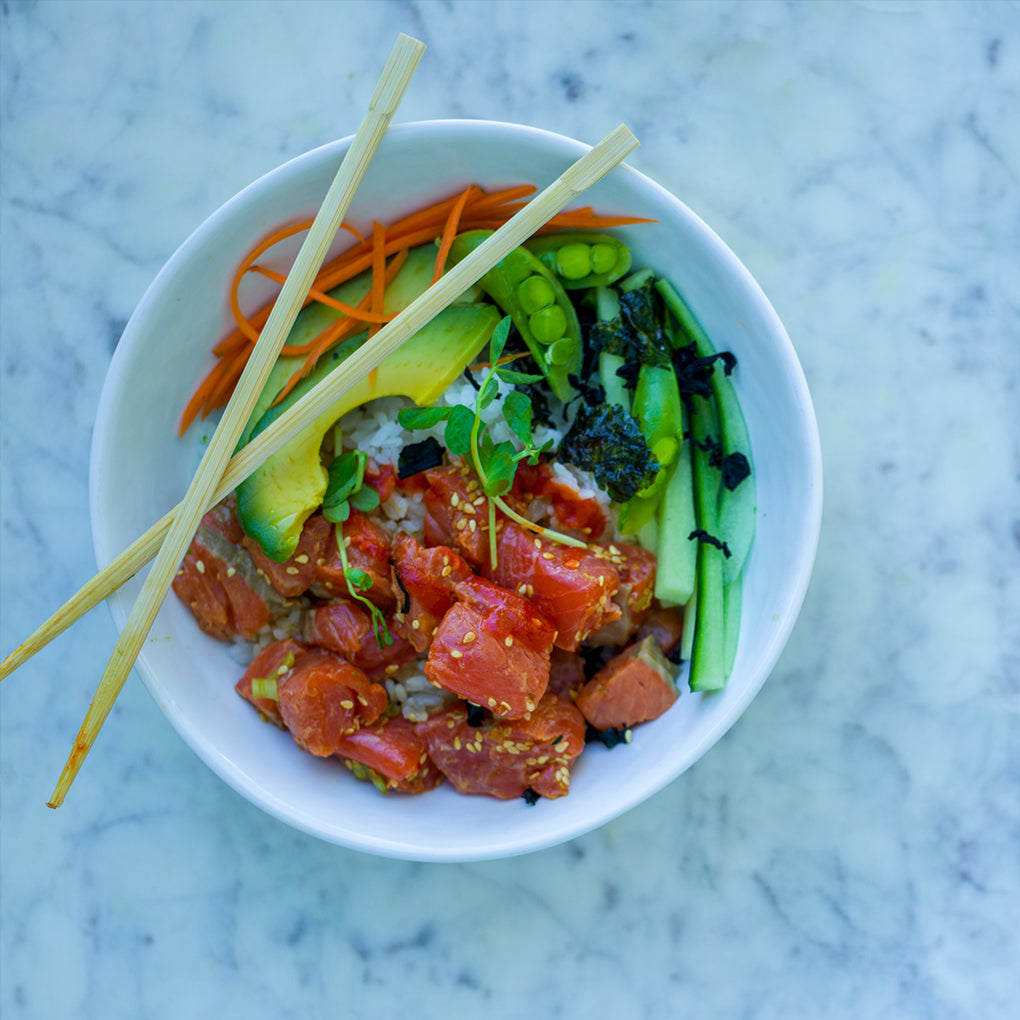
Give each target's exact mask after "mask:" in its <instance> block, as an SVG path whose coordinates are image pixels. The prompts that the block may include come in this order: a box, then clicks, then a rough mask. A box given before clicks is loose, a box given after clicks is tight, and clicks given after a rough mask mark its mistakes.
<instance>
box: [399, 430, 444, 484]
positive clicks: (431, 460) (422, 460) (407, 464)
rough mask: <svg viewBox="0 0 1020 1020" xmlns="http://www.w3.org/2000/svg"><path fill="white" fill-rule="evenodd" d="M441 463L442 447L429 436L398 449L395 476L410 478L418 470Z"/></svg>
mask: <svg viewBox="0 0 1020 1020" xmlns="http://www.w3.org/2000/svg"><path fill="white" fill-rule="evenodd" d="M442 463H443V448H442V447H441V446H440V445H439V443H438V442H436V440H435V439H434V438H433V437H432V436H429V437H428V439H423V440H422V441H421V442H420V443H408V445H407V446H405V447H404V448H403V449H402V450H401V451H400V457H399V458H398V459H397V477H398V478H400V479H403V478H410V477H411V475H416V474H418V472H419V471H427V470H428V469H429V468H434V467H439V466H440V465H441V464H442Z"/></svg>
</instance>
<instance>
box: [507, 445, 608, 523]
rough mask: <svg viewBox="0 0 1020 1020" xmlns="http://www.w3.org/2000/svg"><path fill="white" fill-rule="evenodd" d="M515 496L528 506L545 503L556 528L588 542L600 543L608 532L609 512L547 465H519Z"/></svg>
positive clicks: (522, 462) (542, 462)
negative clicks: (607, 513)
mask: <svg viewBox="0 0 1020 1020" xmlns="http://www.w3.org/2000/svg"><path fill="white" fill-rule="evenodd" d="M512 493H513V495H514V496H516V497H517V499H518V500H520V501H521V502H522V503H524V504H525V505H527V504H528V503H530V502H531V501H532V500H533V499H535V498H540V499H544V500H546V501H547V502H548V503H549V509H550V512H551V514H552V517H553V519H554V520H555V522H556V526H557V528H558V529H559V530H560V531H564V532H568V533H570V534H572V535H574V536H576V537H578V538H583V539H584V540H585V541H586V542H594V541H597V540H598V539H599V538H601V537H602V535H603V533H604V532H605V530H606V523H607V517H606V511H605V509H604V508H603V507H602V505H601V504H600V503H599V502H598V500H596V499H593V498H590V497H585V496H582V495H581V494H580V493H579V492H578V491H577V489H576V488H572V487H571V486H570V485H569V484H567V482H566V481H564V480H563V479H562V478H561V477H560V476H559V475H558V474H557V473H556V471H555V469H554V468H553V467H552V466H551V465H550V464H548V463H547V462H546V461H540V462H539V463H538V464H529V463H528V462H527V461H526V460H522V461H520V462H519V463H518V465H517V471H516V473H515V474H514V485H513V490H512Z"/></svg>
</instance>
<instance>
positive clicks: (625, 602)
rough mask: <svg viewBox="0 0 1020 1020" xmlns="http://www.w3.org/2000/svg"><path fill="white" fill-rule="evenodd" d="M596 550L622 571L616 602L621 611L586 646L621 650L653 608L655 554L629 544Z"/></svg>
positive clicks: (599, 547) (589, 639) (620, 572)
mask: <svg viewBox="0 0 1020 1020" xmlns="http://www.w3.org/2000/svg"><path fill="white" fill-rule="evenodd" d="M595 548H596V550H597V551H598V552H599V554H600V555H604V556H606V558H607V559H608V560H609V562H610V563H612V564H613V566H614V567H616V569H617V571H619V574H620V590H619V591H618V592H617V593H616V594H615V595H614V596H613V601H614V602H615V603H616V605H617V606H619V608H620V616H619V618H618V619H616V620H614V621H613V622H612V623H608V624H606V626H605V627H602V628H601V629H600V630H598V631H596V632H595V633H593V634H591V635H590V636H589V637H588V639H587V644H590V645H612V646H613V647H616V648H618V647H620V646H622V645H625V644H626V643H627V642H628V641H629V640H630V639H631V637H632V636H633V634H634V632H635V630H636V629H637V627H638V625H639V624H640V623H641V621H642V620H643V619H644V617H645V614H646V613H647V612H648V610H649V608H650V607H651V604H652V596H653V595H654V593H655V567H656V560H655V555H654V554H653V553H650V552H648V550H647V549H642V548H641V547H640V546H637V545H628V544H627V543H626V542H620V543H618V544H617V545H611V546H598V547H595Z"/></svg>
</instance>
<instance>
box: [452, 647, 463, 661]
mask: <svg viewBox="0 0 1020 1020" xmlns="http://www.w3.org/2000/svg"><path fill="white" fill-rule="evenodd" d="M450 658H451V659H463V658H464V653H463V652H458V651H457V649H456V648H452V649H451V650H450Z"/></svg>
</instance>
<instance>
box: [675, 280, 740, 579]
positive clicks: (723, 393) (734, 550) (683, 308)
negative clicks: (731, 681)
mask: <svg viewBox="0 0 1020 1020" xmlns="http://www.w3.org/2000/svg"><path fill="white" fill-rule="evenodd" d="M656 287H657V288H658V290H659V293H660V294H661V295H662V297H663V300H664V301H665V302H666V306H667V307H668V308H669V310H670V312H672V314H673V315H674V317H675V318H676V321H677V323H678V324H679V328H680V330H681V332H682V333H683V334H685V335H686V337H687V338H688V340H689V341H693V342H694V343H695V344H696V345H697V349H698V356H699V357H702V358H706V357H711V356H712V355H713V354H715V353H716V352H715V348H714V347H713V345H712V342H711V341H710V340H709V339H708V336H707V334H706V333H705V331H704V329H703V328H702V326H701V323H700V322H698V320H697V319H696V318H695V317H694V314H693V313H692V312H691V310H690V309H689V308H688V307H687V305H686V303H685V302H684V300H683V299H682V298H681V297H680V295H679V293H678V292H677V290H676V288H674V287H673V285H672V284H671V283H669V282H668V281H667V280H659V281H657V283H656ZM712 392H713V395H714V396H715V401H716V407H717V413H718V422H719V438H720V440H721V442H722V445H723V455H724V456H728V455H730V454H732V453H742V454H744V456H745V457H747V461H748V464H751V463H752V461H751V442H750V437H749V436H748V432H747V424H746V422H745V421H744V414H743V412H742V411H741V409H740V401H739V400H738V399H737V394H736V391H735V390H734V388H733V383H732V382H731V381H730V379H729V377H728V376H727V375H726V373H725V372H723V371H722V370H721V369H720V367H719V366H718V365H716V366H715V370H714V371H713V372H712ZM756 503H757V497H756V492H755V479H754V471H753V469H752V472H751V474H750V476H749V477H747V478H745V479H744V480H743V481H742V482H741V483H740V484H739V485H737V487H736V488H735V489H729V488H727V487H726V486H720V492H719V501H718V507H717V512H718V518H719V534H720V537H722V538H724V539H725V540H726V544H727V546H728V547H729V550H730V556H729V558H728V559H727V560H726V564H725V567H724V570H723V580H724V582H725V583H726V584H731V583H732V582H733V581H735V580H736V579H737V577H739V576H740V573H741V571H742V570H743V566H744V562H745V561H746V559H747V555H748V552H749V550H750V548H751V543H752V542H753V540H754V532H755V511H756Z"/></svg>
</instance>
